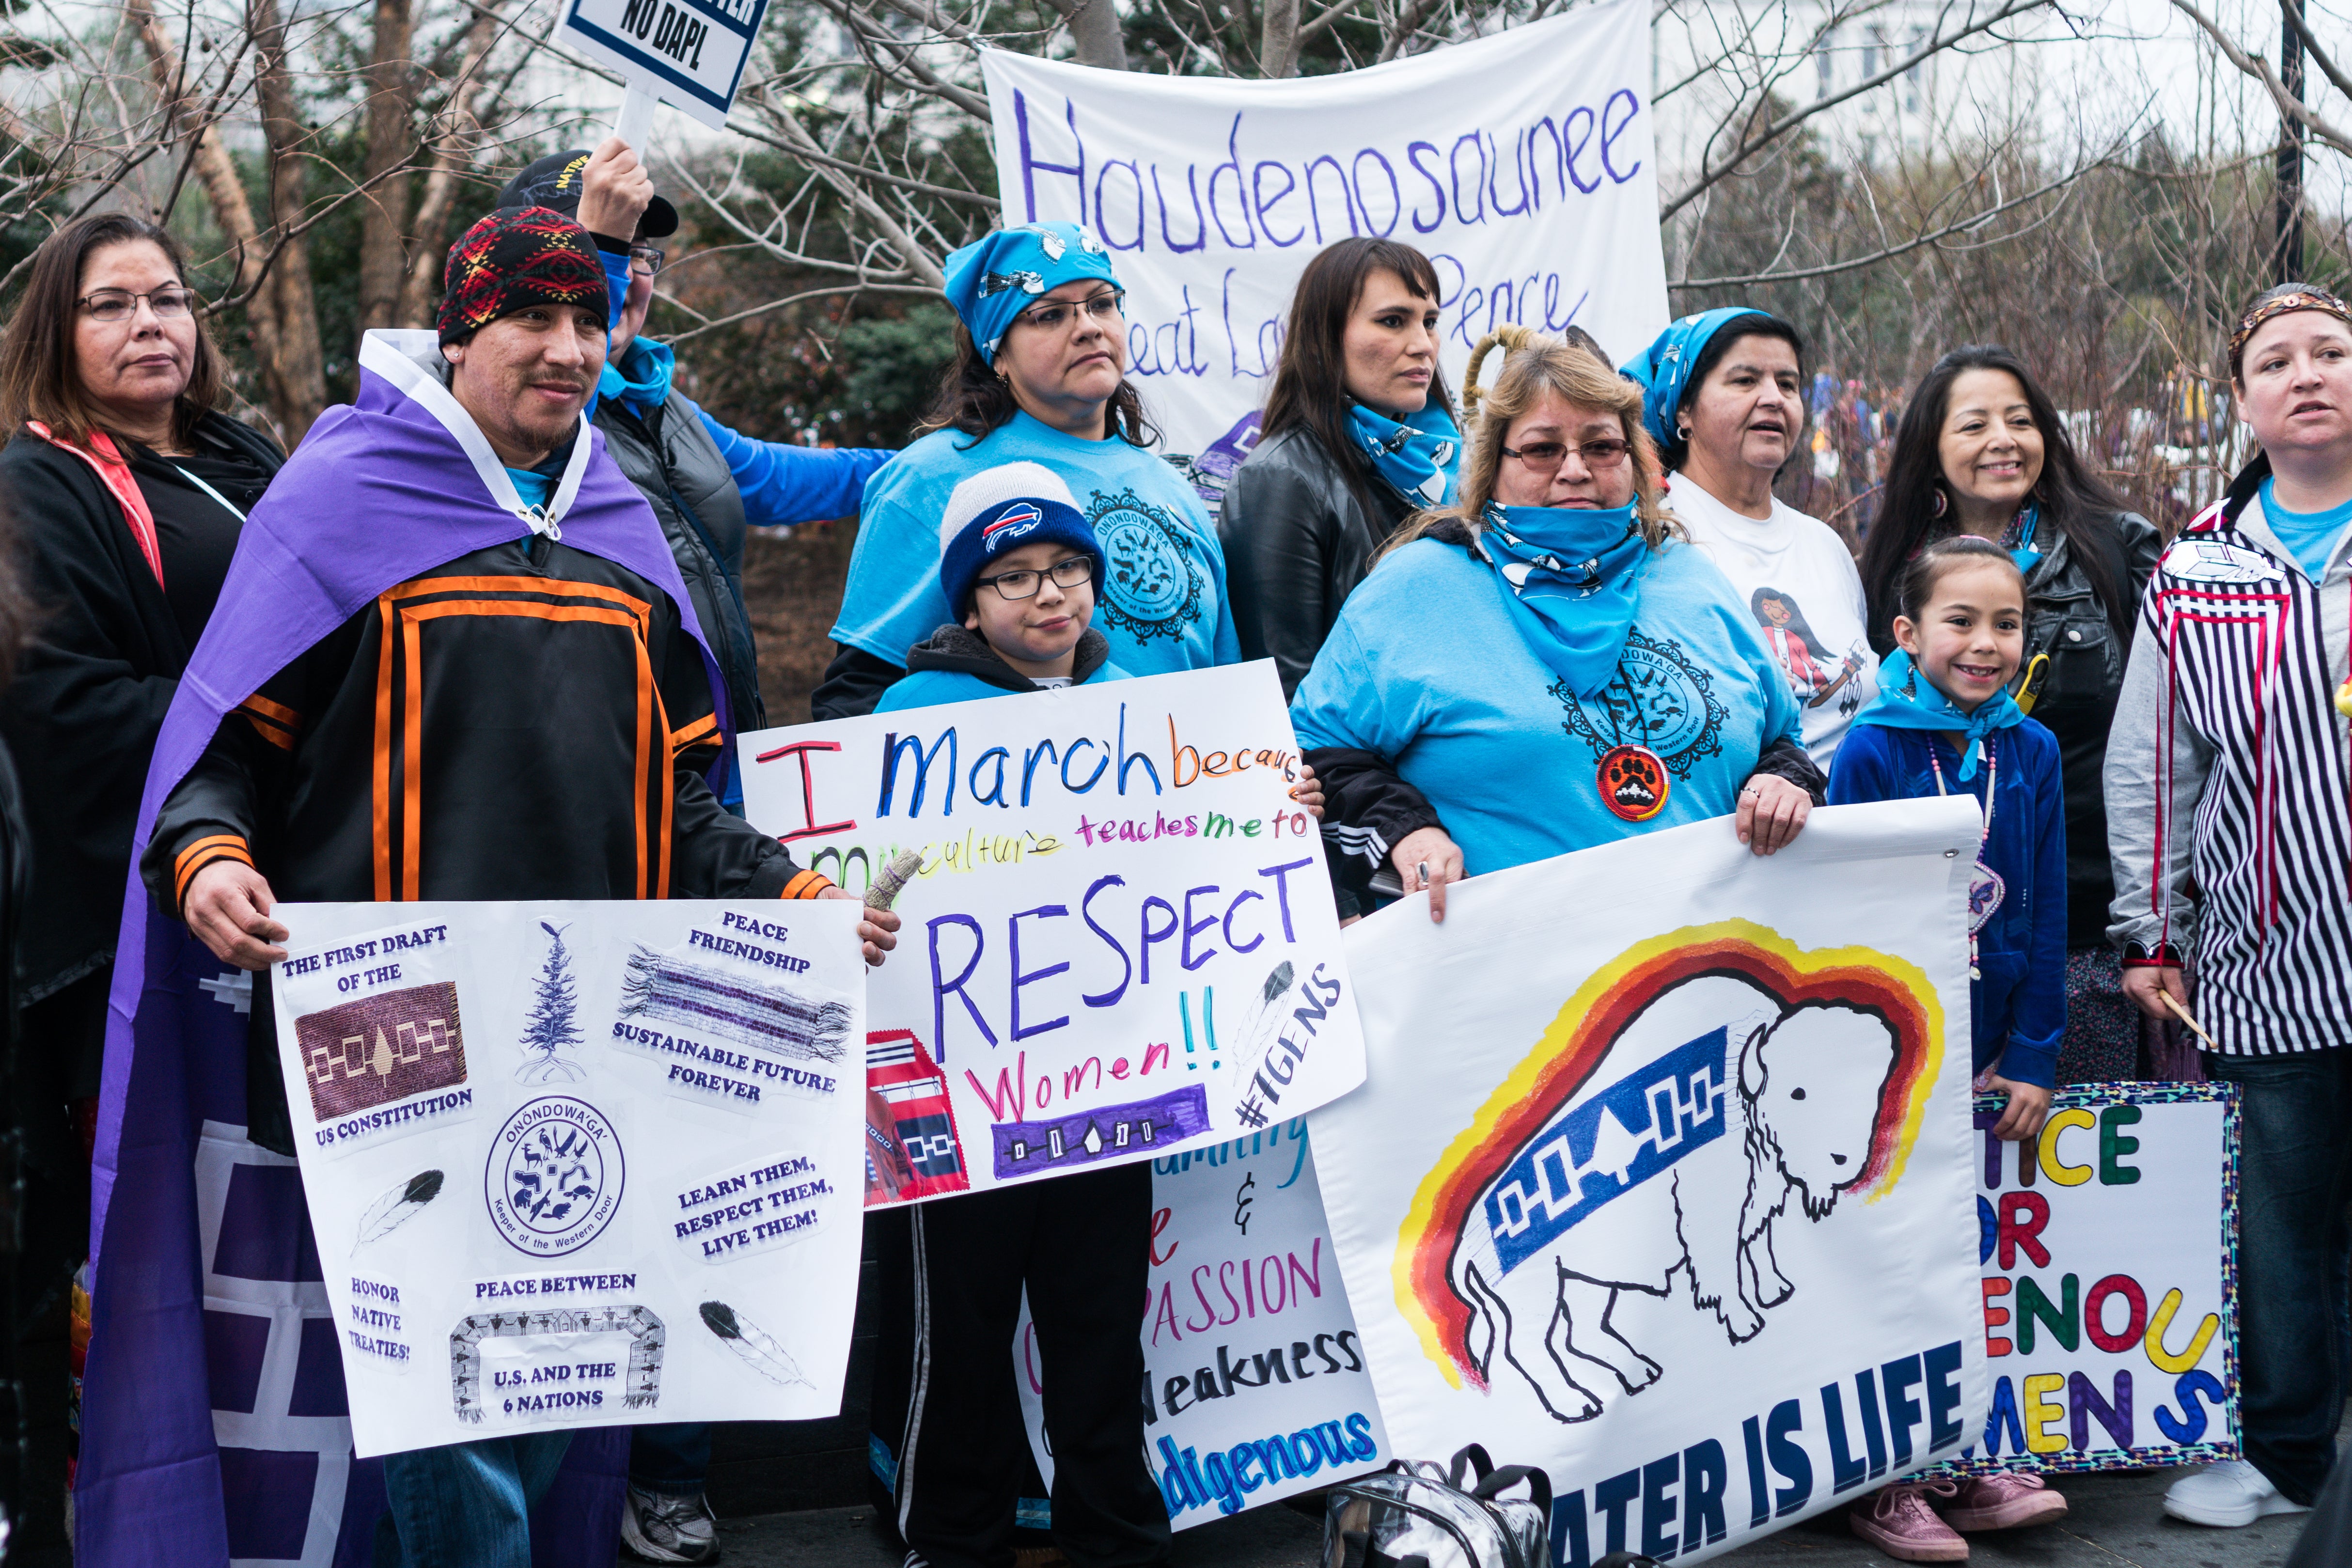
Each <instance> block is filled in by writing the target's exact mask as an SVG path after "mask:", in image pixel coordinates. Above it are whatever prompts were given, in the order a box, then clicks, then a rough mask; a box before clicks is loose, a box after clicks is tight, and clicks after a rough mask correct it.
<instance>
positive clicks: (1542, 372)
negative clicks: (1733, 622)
mask: <svg viewBox="0 0 2352 1568" xmlns="http://www.w3.org/2000/svg"><path fill="white" fill-rule="evenodd" d="M1580 335H1581V334H1580ZM1497 347H1499V348H1501V349H1502V350H1503V354H1504V358H1503V368H1502V372H1501V374H1498V375H1496V378H1495V384H1494V386H1493V388H1492V389H1491V390H1489V389H1486V388H1482V387H1481V386H1480V385H1479V384H1478V367H1479V366H1480V365H1482V364H1483V363H1486V356H1487V354H1488V353H1490V352H1492V351H1493V350H1494V349H1496V348H1497ZM1547 392H1549V393H1552V394H1555V395H1557V396H1559V399H1560V401H1561V402H1563V403H1567V404H1570V405H1573V406H1575V407H1578V408H1595V409H1600V410H1601V411H1603V412H1605V413H1609V414H1613V415H1614V416H1616V417H1617V423H1618V424H1619V426H1622V428H1623V430H1624V432H1625V440H1626V442H1627V443H1628V444H1629V445H1630V446H1631V447H1633V450H1632V451H1631V452H1630V453H1628V454H1627V456H1628V458H1630V460H1631V461H1632V462H1633V516H1634V518H1635V520H1636V521H1637V522H1638V523H1639V524H1640V526H1641V530H1642V538H1643V542H1645V543H1647V544H1648V545H1649V547H1650V548H1651V549H1653V550H1655V549H1657V548H1659V547H1660V546H1661V545H1663V544H1664V543H1665V542H1666V541H1667V540H1668V539H1681V538H1685V537H1686V536H1685V533H1684V532H1683V527H1682V524H1681V523H1680V522H1679V521H1676V520H1675V515H1674V513H1672V512H1670V511H1668V510H1666V489H1665V475H1664V470H1663V469H1662V468H1660V467H1659V464H1658V448H1657V444H1656V443H1655V442H1654V441H1652V440H1651V439H1650V433H1649V432H1648V431H1647V430H1645V429H1643V426H1642V390H1641V388H1639V387H1637V386H1635V385H1634V384H1633V383H1632V382H1630V381H1627V380H1626V379H1625V378H1624V377H1622V376H1621V375H1619V374H1617V373H1616V371H1615V370H1613V369H1612V368H1611V367H1610V366H1609V364H1608V363H1606V362H1605V361H1603V360H1602V359H1601V356H1600V355H1598V354H1597V353H1593V352H1592V350H1591V349H1589V348H1586V347H1583V346H1581V345H1580V344H1579V343H1575V342H1563V341H1562V340H1560V339H1559V338H1548V337H1545V336H1543V335H1542V334H1540V333H1538V332H1536V331H1532V330H1530V329H1528V328H1527V327H1519V326H1505V327H1498V328H1496V330H1495V331H1491V332H1489V333H1487V334H1486V336H1485V337H1483V338H1481V339H1479V340H1478V345H1477V347H1475V348H1474V349H1472V350H1471V351H1470V365H1469V368H1468V370H1467V371H1466V372H1465V373H1464V375H1463V382H1462V416H1463V423H1464V426H1465V430H1464V439H1465V443H1466V445H1465V450H1464V452H1463V456H1462V478H1461V481H1460V486H1459V488H1458V489H1457V490H1456V491H1455V495H1454V502H1453V504H1451V505H1449V506H1444V507H1439V508H1436V509H1435V510H1429V511H1421V512H1416V513H1414V514H1413V515H1412V518H1410V519H1409V520H1407V521H1406V522H1405V525H1404V526H1403V527H1402V528H1401V529H1399V530H1398V531H1396V534H1395V536H1394V537H1393V538H1391V540H1390V541H1389V542H1388V543H1387V544H1386V545H1384V546H1382V547H1381V558H1385V557H1386V556H1387V555H1389V554H1390V553H1391V552H1393V551H1397V550H1401V549H1402V548H1403V547H1404V546H1406V545H1408V544H1410V543H1412V542H1413V541H1414V540H1416V539H1419V538H1421V537H1423V535H1425V534H1426V533H1428V532H1429V531H1430V530H1431V529H1433V528H1434V527H1436V526H1437V525H1438V524H1440V523H1443V522H1449V521H1450V522H1458V523H1460V524H1462V526H1464V527H1465V528H1466V529H1468V530H1469V531H1471V533H1472V534H1473V535H1475V534H1476V533H1477V532H1478V531H1479V526H1480V520H1481V519H1482V518H1483V517H1484V516H1485V515H1486V503H1487V502H1488V501H1489V500H1493V499H1494V495H1495V479H1496V474H1498V473H1499V472H1500V471H1501V469H1502V466H1503V441H1504V438H1505V437H1507V436H1508V435H1509V434H1510V429H1511V424H1512V421H1514V420H1516V419H1519V418H1522V417H1524V416H1527V415H1528V413H1529V412H1531V411H1532V410H1533V409H1534V408H1535V406H1536V405H1537V404H1538V403H1540V402H1541V401H1542V400H1543V395H1544V394H1545V393H1547ZM1376 559H1378V558H1376Z"/></svg>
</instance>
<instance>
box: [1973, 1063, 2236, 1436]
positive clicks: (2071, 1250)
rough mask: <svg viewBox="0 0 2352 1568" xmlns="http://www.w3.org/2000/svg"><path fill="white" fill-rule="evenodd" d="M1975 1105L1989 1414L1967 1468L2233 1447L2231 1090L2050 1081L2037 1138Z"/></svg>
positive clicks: (1989, 1103) (1988, 1105)
mask: <svg viewBox="0 0 2352 1568" xmlns="http://www.w3.org/2000/svg"><path fill="white" fill-rule="evenodd" d="M1999 1119H2000V1112H1999V1108H1998V1102H1997V1101H1994V1100H1983V1101H1980V1102H1979V1105H1978V1108H1977V1115H1976V1124H1977V1130H1978V1131H1977V1136H1978V1138H1979V1140H1980V1141H1981V1143H1980V1147H1979V1151H1978V1172H1977V1174H1978V1179H1979V1188H1978V1192H1977V1224H1978V1228H1979V1241H1978V1247H1977V1250H1978V1253H1979V1260H1980V1264H1981V1267H1982V1268H1983V1270H1984V1279H1983V1285H1982V1289H1983V1293H1984V1332H1985V1349H1986V1354H1987V1359H1988V1362H1989V1363H1990V1371H1991V1376H1992V1408H1991V1412H1990V1415H1987V1417H1986V1418H1985V1425H1984V1430H1983V1432H1982V1434H1981V1436H1982V1446H1981V1447H1980V1448H1979V1450H1978V1451H1977V1453H1976V1454H1975V1455H1974V1456H1973V1457H1972V1458H1971V1459H1970V1461H1969V1466H1968V1468H1971V1469H1976V1470H1993V1469H2026V1470H2109V1469H2137V1468H2145V1467H2152V1466H2162V1465H2192V1464H2202V1463H2205V1462H2207V1461H2210V1460H2213V1459H2233V1458H2237V1457H2238V1325H2237V1265H2236V1256H2237V1249H2236V1238H2237V1234H2238V1216H2237V1206H2238V1201H2237V1200H2238V1181H2237V1163H2238V1162H2237V1149H2238V1105H2237V1089H2236V1087H2235V1086H2234V1085H2231V1084H2223V1083H2119V1084H2093V1085H2089V1086H2087V1087H2085V1088H2081V1089H2060V1090H2059V1091H2058V1094H2057V1097H2056V1098H2055V1099H2054V1100H2052V1101H2051V1110H2050V1120H2049V1121H2047V1122H2045V1123H2044V1124H2043V1126H2042V1136H2041V1137H2040V1138H2038V1139H2034V1140H2030V1141H2028V1142H2022V1143H2003V1142H2000V1141H1999V1140H1998V1139H1995V1138H1994V1137H1993V1136H1992V1133H1991V1127H1992V1124H1993V1123H1994V1122H1995V1121H1998V1120H1999Z"/></svg>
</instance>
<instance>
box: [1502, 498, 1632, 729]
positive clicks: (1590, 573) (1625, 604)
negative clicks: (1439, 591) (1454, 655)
mask: <svg viewBox="0 0 2352 1568" xmlns="http://www.w3.org/2000/svg"><path fill="white" fill-rule="evenodd" d="M1485 521H1486V526H1485V527H1484V528H1483V529H1482V530H1481V531H1480V536H1479V537H1480V542H1481V543H1483V544H1484V545H1485V546H1486V554H1487V557H1488V559H1489V561H1490V563H1492V564H1493V566H1494V568H1495V574H1496V576H1498V577H1500V578H1501V579H1502V580H1503V586H1504V587H1505V588H1506V589H1507V590H1508V592H1507V594H1506V595H1505V596H1504V600H1503V602H1504V603H1505V604H1506V605H1509V606H1510V611H1511V618H1512V619H1513V620H1514V621H1516V622H1517V623H1518V627H1519V635H1520V636H1522V637H1526V638H1527V639H1528V647H1531V648H1533V649H1534V650H1535V653H1536V656H1537V657H1538V658H1541V659H1542V660H1543V661H1544V663H1545V664H1546V665H1547V666H1549V668H1550V669H1551V671H1552V673H1553V674H1555V675H1557V676H1559V678H1560V679H1563V680H1565V681H1567V682H1568V689H1570V691H1573V692H1575V693H1576V694H1577V695H1578V696H1579V697H1590V696H1591V695H1592V694H1593V693H1594V692H1596V691H1598V690H1600V689H1601V688H1602V687H1604V686H1606V685H1608V684H1609V681H1610V679H1611V678H1612V676H1614V675H1615V674H1616V673H1617V659H1618V658H1619V656H1620V655H1622V653H1623V652H1624V651H1625V638H1626V637H1627V636H1628V634H1630V633H1631V632H1632V631H1633V613H1634V612H1635V611H1636V610H1638V609H1640V608H1641V607H1642V568H1643V565H1644V564H1645V563H1647V562H1648V561H1649V557H1650V547H1649V544H1648V542H1646V541H1645V540H1643V537H1642V531H1641V528H1640V526H1639V525H1638V524H1636V523H1635V522H1634V521H1633V508H1632V507H1631V506H1621V507H1614V508H1612V509H1610V510H1606V511H1596V510H1591V508H1586V507H1553V506H1505V505H1503V504H1502V503H1501V502H1500V501H1488V502H1487V503H1486V519H1485Z"/></svg>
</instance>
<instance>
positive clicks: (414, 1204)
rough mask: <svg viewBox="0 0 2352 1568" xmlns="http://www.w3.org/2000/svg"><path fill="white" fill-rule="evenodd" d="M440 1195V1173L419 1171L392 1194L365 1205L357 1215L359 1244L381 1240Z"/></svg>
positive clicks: (384, 1195) (413, 1217)
mask: <svg viewBox="0 0 2352 1568" xmlns="http://www.w3.org/2000/svg"><path fill="white" fill-rule="evenodd" d="M440 1195H441V1173H440V1172H438V1171H419V1172H417V1173H416V1174H415V1175H413V1176H411V1177H409V1178H408V1180H406V1181H404V1182H403V1183H401V1184H400V1185H398V1186H396V1187H394V1188H393V1189H392V1191H390V1192H388V1193H386V1194H383V1196H382V1197H380V1198H378V1199H376V1201H375V1202H373V1203H372V1204H370V1205H368V1206H367V1212H366V1213H365V1214H363V1215H360V1239H359V1245H360V1246H362V1247H365V1246H366V1245H367V1244H368V1243H369V1242H371V1241H377V1240H381V1239H382V1238H383V1237H386V1236H389V1235H390V1234H392V1233H393V1232H394V1231H395V1230H398V1229H399V1228H400V1227H401V1226H404V1225H406V1224H407V1223H408V1222H409V1221H410V1220H412V1219H415V1217H416V1215H417V1213H418V1211H419V1210H421V1209H423V1208H424V1207H425V1205H426V1204H429V1203H431V1202H432V1201H433V1200H434V1199H435V1198H436V1197H439V1196H440Z"/></svg>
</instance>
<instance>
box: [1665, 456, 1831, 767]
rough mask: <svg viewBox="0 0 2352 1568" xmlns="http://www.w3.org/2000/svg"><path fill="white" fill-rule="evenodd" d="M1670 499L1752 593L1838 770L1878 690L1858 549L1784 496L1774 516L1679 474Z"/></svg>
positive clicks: (1813, 738)
mask: <svg viewBox="0 0 2352 1568" xmlns="http://www.w3.org/2000/svg"><path fill="white" fill-rule="evenodd" d="M1666 505H1667V507H1668V508H1669V509H1671V510H1673V512H1674V513H1675V516H1676V517H1679V518H1681V519H1682V521H1683V526H1684V527H1685V528H1686V529H1688V530H1689V531H1690V536H1691V539H1692V541H1693V542H1695V543H1696V544H1697V545H1698V546H1699V547H1700V548H1701V549H1703V550H1705V551H1706V552H1707V554H1708V555H1709V556H1710V557H1711V558H1712V559H1713V560H1714V562H1715V563H1716V565H1717V567H1719V568H1720V569H1721V570H1722V572H1723V574H1724V575H1725V576H1726V577H1728V578H1730V579H1731V585H1732V586H1733V587H1735V588H1737V589H1738V590H1739V596H1740V597H1741V598H1743V599H1745V600H1747V601H1748V608H1749V609H1750V610H1751V611H1752V612H1753V613H1754V615H1755V616H1756V627H1757V630H1758V631H1759V633H1760V634H1761V635H1762V636H1763V638H1764V646H1765V647H1766V648H1767V649H1769V651H1770V653H1771V655H1772V658H1773V659H1774V660H1775V661H1776V662H1777V663H1779V665H1780V668H1782V669H1783V670H1785V671H1787V672H1788V676H1789V689H1790V692H1791V693H1793V694H1794V695H1795V697H1796V699H1797V707H1798V710H1799V711H1800V713H1801V717H1802V719H1803V721H1804V728H1805V749H1806V750H1807V751H1808V752H1811V753H1812V758H1813V762H1814V763H1815V764H1816V765H1817V766H1819V767H1820V768H1821V770H1822V772H1823V773H1827V772H1829V767H1830V759H1831V758H1832V757H1833V756H1835V755H1836V754H1837V749H1838V742H1841V741H1843V740H1844V739H1845V731H1846V726H1847V725H1849V724H1851V723H1852V722H1853V716H1854V714H1855V713H1856V712H1858V711H1859V710H1861V708H1862V705H1863V704H1864V703H1865V702H1867V701H1869V700H1871V698H1872V697H1874V696H1875V695H1876V694H1877V691H1878V659H1877V658H1876V657H1875V656H1874V655H1873V654H1872V652H1871V651H1870V637H1869V632H1868V630H1867V627H1868V625H1869V622H1868V618H1867V611H1866V610H1865V608H1864V599H1863V594H1862V574H1861V573H1860V572H1858V571H1856V570H1855V568H1854V563H1853V552H1851V551H1849V550H1847V549H1846V546H1845V541H1844V540H1843V539H1841V538H1839V537H1838V535H1837V532H1836V531H1835V530H1833V529H1832V528H1831V527H1830V525H1829V524H1827V523H1825V522H1822V521H1821V520H1819V519H1818V518H1811V517H1807V516H1806V515H1805V514H1804V513H1803V512H1801V511H1799V510H1797V509H1796V508H1794V507H1792V506H1790V505H1789V504H1788V503H1787V502H1786V501H1783V500H1779V499H1778V498H1777V497H1776V498H1775V499H1774V500H1773V502H1772V515H1771V516H1770V517H1769V518H1768V519H1766V520H1765V521H1761V522H1759V521H1757V520H1756V519H1754V518H1752V517H1742V516H1740V515H1739V513H1738V512H1736V511H1734V510H1731V509H1730V508H1729V507H1727V506H1726V505H1724V504H1723V503H1722V502H1721V501H1719V500H1716V499H1715V497H1713V496H1712V495H1709V494H1708V493H1707V492H1706V490H1704V489H1700V488H1699V486H1698V483H1697V481H1696V480H1695V479H1690V478H1689V477H1687V476H1686V475H1683V474H1675V475H1674V476H1673V477H1672V481H1671V483H1670V485H1669V487H1668V489H1667V492H1666Z"/></svg>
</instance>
